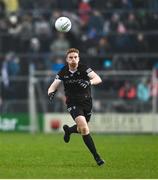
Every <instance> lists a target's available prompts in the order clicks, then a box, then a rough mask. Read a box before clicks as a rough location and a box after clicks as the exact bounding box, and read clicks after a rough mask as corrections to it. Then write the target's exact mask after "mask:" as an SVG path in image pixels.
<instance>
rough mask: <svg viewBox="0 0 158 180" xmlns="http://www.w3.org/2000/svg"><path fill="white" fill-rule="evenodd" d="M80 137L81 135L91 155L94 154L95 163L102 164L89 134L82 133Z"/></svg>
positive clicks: (102, 161)
mask: <svg viewBox="0 0 158 180" xmlns="http://www.w3.org/2000/svg"><path fill="white" fill-rule="evenodd" d="M82 137H83V140H84V143H85V144H86V146H87V147H88V149H89V150H90V152H91V153H92V155H93V156H94V159H95V160H96V162H97V164H98V165H99V166H100V165H102V164H104V160H102V159H101V158H100V156H99V154H98V153H97V151H96V148H95V144H94V141H93V139H92V137H91V135H90V134H87V135H83V136H82Z"/></svg>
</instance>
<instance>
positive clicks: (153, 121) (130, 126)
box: [44, 113, 158, 133]
mask: <svg viewBox="0 0 158 180" xmlns="http://www.w3.org/2000/svg"><path fill="white" fill-rule="evenodd" d="M52 121H59V122H60V123H59V124H60V127H59V129H57V130H54V129H53V128H52ZM64 124H68V125H69V126H71V125H73V124H75V122H74V120H73V119H72V118H71V116H70V115H69V114H67V113H63V114H62V113H61V114H60V113H58V114H57V113H52V114H45V116H44V132H48V133H49V132H55V131H56V132H61V131H62V126H63V125H64ZM89 127H90V130H91V132H99V133H158V115H154V114H112V113H109V114H105V113H103V114H101V113H95V114H93V115H92V117H91V121H90V123H89Z"/></svg>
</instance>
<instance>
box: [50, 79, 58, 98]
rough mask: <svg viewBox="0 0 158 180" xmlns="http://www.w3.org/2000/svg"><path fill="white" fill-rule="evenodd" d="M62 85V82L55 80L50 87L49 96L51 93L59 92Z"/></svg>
mask: <svg viewBox="0 0 158 180" xmlns="http://www.w3.org/2000/svg"><path fill="white" fill-rule="evenodd" d="M60 83H61V80H59V79H55V80H54V81H53V83H52V84H51V85H50V87H49V88H48V95H49V94H50V93H52V92H55V91H57V89H58V87H59V85H60Z"/></svg>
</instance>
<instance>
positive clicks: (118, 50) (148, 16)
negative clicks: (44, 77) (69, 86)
mask: <svg viewBox="0 0 158 180" xmlns="http://www.w3.org/2000/svg"><path fill="white" fill-rule="evenodd" d="M59 16H67V17H69V18H70V19H71V21H72V30H71V31H70V32H69V33H66V34H64V33H59V32H57V31H56V30H55V29H54V22H55V20H56V19H57V18H58V17H59ZM157 42H158V0H71V3H70V2H67V1H66V0H37V1H32V0H0V69H1V75H2V80H3V86H4V87H5V88H6V89H8V88H7V87H9V86H11V82H10V81H9V77H10V76H12V77H16V76H18V75H28V74H29V72H28V69H29V65H30V64H31V65H33V66H34V68H35V69H37V70H50V71H53V72H55V73H56V72H58V71H59V70H60V68H61V67H62V66H63V65H64V57H65V52H66V50H67V49H68V48H70V47H76V48H79V49H80V51H81V61H82V62H85V63H86V64H88V65H91V66H92V68H93V69H95V70H151V69H152V68H158V65H157V64H158V54H157V52H158V46H157ZM14 86H15V84H14V85H13V87H14ZM9 91H12V88H9ZM12 92H13V94H15V92H14V88H13V91H12ZM121 94H122V92H120V93H119V96H121Z"/></svg>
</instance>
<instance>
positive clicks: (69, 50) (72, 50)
mask: <svg viewBox="0 0 158 180" xmlns="http://www.w3.org/2000/svg"><path fill="white" fill-rule="evenodd" d="M73 52H75V53H77V54H78V55H79V54H80V51H79V50H78V49H76V48H70V49H68V50H67V52H66V56H67V55H68V54H70V53H73Z"/></svg>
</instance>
